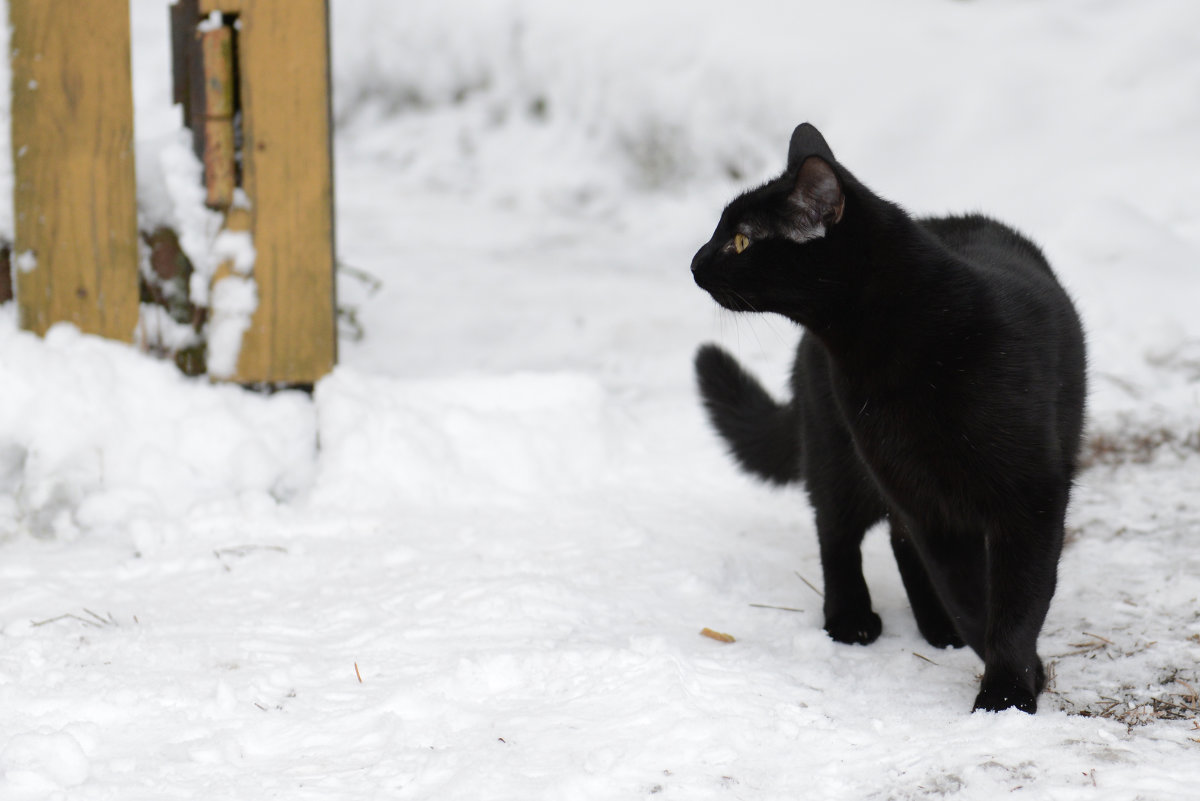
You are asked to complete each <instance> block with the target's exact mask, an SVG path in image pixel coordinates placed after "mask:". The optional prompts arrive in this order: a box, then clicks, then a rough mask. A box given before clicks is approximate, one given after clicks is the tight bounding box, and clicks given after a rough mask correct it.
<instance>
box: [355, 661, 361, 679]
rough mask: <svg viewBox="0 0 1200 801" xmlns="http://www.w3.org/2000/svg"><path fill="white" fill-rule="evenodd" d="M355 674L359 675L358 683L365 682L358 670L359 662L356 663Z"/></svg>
mask: <svg viewBox="0 0 1200 801" xmlns="http://www.w3.org/2000/svg"><path fill="white" fill-rule="evenodd" d="M354 675H355V676H358V683H359V684H362V683H363V680H362V674H361V673H359V672H358V663H357V662H355V663H354Z"/></svg>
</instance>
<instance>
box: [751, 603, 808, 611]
mask: <svg viewBox="0 0 1200 801" xmlns="http://www.w3.org/2000/svg"><path fill="white" fill-rule="evenodd" d="M750 605H751V606H753V607H754V608H755V609H782V610H783V611H784V612H803V611H804V610H803V609H796V608H795V607H792V606H773V605H771V604H750Z"/></svg>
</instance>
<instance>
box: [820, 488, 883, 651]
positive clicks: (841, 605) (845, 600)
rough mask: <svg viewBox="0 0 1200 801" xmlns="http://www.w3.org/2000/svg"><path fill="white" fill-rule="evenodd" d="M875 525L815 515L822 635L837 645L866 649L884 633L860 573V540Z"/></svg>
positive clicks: (865, 582)
mask: <svg viewBox="0 0 1200 801" xmlns="http://www.w3.org/2000/svg"><path fill="white" fill-rule="evenodd" d="M873 522H874V521H873V520H872V521H869V522H866V523H863V522H861V521H859V520H853V518H851V519H849V520H848V519H845V518H844V517H843V518H842V519H837V520H833V521H831V520H829V519H828V518H827V516H826V515H822V514H821V513H820V512H818V514H817V534H818V537H819V538H820V542H821V572H822V574H823V575H824V578H825V631H826V632H827V633H828V634H829V636H830V637H832V638H833V639H835V640H837V641H838V642H844V643H850V644H857V645H868V644H869V643H872V642H875V640H876V639H878V637H879V634H880V632H881V631H882V630H883V622H882V621H881V620H880V619H879V615H877V614H875V612H874V611H873V610H872V609H871V593H870V591H869V590H868V589H867V581H866V579H865V578H863V573H862V540H863V536H864V535H865V534H866V531H867V528H868V527H869V526H870V525H871V523H873Z"/></svg>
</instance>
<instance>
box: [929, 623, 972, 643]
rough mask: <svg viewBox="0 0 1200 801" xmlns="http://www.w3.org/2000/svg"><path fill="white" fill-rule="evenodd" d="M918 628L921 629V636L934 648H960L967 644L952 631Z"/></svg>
mask: <svg viewBox="0 0 1200 801" xmlns="http://www.w3.org/2000/svg"><path fill="white" fill-rule="evenodd" d="M918 628H920V629H921V636H922V637H924V638H925V641H926V642H927V643H929V644H930V645H932V646H933V647H934V648H962V647H963V646H964V645H966V644H967V643H966V641H964V640H963V638H962V637H960V636H959V634H958V632H957V631H955V630H954V629H934V628H928V627H920V626H918Z"/></svg>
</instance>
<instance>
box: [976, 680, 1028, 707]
mask: <svg viewBox="0 0 1200 801" xmlns="http://www.w3.org/2000/svg"><path fill="white" fill-rule="evenodd" d="M1006 709H1019V710H1021V711H1022V712H1028V713H1029V714H1031V715H1032V714H1033V713H1034V712H1037V695H1035V694H1034V693H1031V692H1030V691H1029V690H1028V689H1026V688H1024V687H1017V686H1015V685H1011V684H1010V685H1007V686H1003V685H1001V686H994V687H984V688H983V689H982V690H980V691H979V695H977V696H975V708H974V709H972V710H971V711H972V712H980V711H983V712H1003V711H1004V710H1006Z"/></svg>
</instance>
